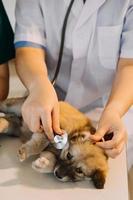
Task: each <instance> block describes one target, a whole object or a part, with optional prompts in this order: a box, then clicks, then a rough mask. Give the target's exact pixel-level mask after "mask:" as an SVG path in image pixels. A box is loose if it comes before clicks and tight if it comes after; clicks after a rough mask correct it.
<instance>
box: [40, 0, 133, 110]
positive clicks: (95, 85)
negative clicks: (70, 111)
mask: <svg viewBox="0 0 133 200" xmlns="http://www.w3.org/2000/svg"><path fill="white" fill-rule="evenodd" d="M69 3H70V0H56V1H55V0H49V1H47V0H40V6H41V8H42V15H43V16H44V23H45V29H46V49H47V65H48V69H49V74H50V77H51V78H52V77H53V74H54V71H55V69H56V65H57V60H58V55H59V48H60V42H61V30H62V26H63V21H64V17H65V14H66V11H67V8H68V6H69ZM129 3H130V1H129V0H117V1H116V0H86V4H85V5H84V4H83V1H82V0H78V1H75V2H74V5H73V7H72V10H71V13H70V16H69V20H68V25H67V30H66V38H65V46H64V54H63V60H62V66H61V70H60V73H59V77H58V80H57V84H58V85H59V86H60V87H61V88H62V89H63V90H65V91H67V96H66V100H67V101H69V102H70V103H72V104H73V105H75V106H76V107H83V106H86V105H87V104H89V103H91V102H93V101H95V100H96V99H98V98H100V97H102V96H103V95H104V94H106V93H107V92H109V90H110V87H111V84H112V80H113V77H114V73H115V70H116V66H117V62H118V58H119V54H120V44H121V34H122V30H123V24H124V19H125V15H126V12H127V10H128V7H129ZM76 100H77V101H76Z"/></svg>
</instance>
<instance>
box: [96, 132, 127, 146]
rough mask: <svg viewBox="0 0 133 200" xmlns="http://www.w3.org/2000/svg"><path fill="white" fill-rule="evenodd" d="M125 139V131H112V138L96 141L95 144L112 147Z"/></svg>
mask: <svg viewBox="0 0 133 200" xmlns="http://www.w3.org/2000/svg"><path fill="white" fill-rule="evenodd" d="M125 139H126V132H125V131H122V130H121V131H118V132H116V133H114V136H113V138H112V140H109V141H103V142H97V143H96V144H97V145H98V146H99V147H101V148H104V149H112V148H116V147H117V146H118V145H119V144H120V143H121V142H122V141H123V140H125Z"/></svg>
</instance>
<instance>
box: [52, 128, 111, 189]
mask: <svg viewBox="0 0 133 200" xmlns="http://www.w3.org/2000/svg"><path fill="white" fill-rule="evenodd" d="M89 134H90V133H89V132H88V131H79V132H75V133H73V134H70V136H69V140H68V144H67V145H66V146H65V148H64V149H63V150H62V151H61V154H60V158H59V159H58V162H57V166H56V168H55V170H54V174H55V176H56V177H57V178H58V179H59V180H60V181H63V182H65V181H81V180H84V179H85V178H91V179H92V181H93V183H94V185H95V187H96V188H103V187H104V183H105V178H106V173H107V169H108V165H107V157H106V155H105V154H104V152H103V150H102V149H101V148H99V147H98V146H96V145H95V144H93V143H92V142H90V141H89Z"/></svg>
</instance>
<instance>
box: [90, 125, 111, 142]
mask: <svg viewBox="0 0 133 200" xmlns="http://www.w3.org/2000/svg"><path fill="white" fill-rule="evenodd" d="M106 132H107V129H105V128H103V127H101V128H98V129H97V131H96V133H95V134H94V135H90V139H92V140H95V141H99V140H101V139H102V138H103V137H104V135H105V134H106Z"/></svg>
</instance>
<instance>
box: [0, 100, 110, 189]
mask: <svg viewBox="0 0 133 200" xmlns="http://www.w3.org/2000/svg"><path fill="white" fill-rule="evenodd" d="M24 100H25V98H16V99H8V100H6V101H5V102H3V103H1V104H0V112H2V113H5V115H3V116H2V117H0V134H5V135H8V136H18V137H20V138H21V140H22V141H23V144H22V146H21V147H20V149H19V150H18V157H19V160H20V161H25V160H26V159H27V158H29V157H30V156H32V155H36V154H38V155H39V158H38V159H37V160H35V161H34V162H33V163H32V168H33V169H35V170H36V171H38V172H40V173H54V175H55V176H56V178H58V179H59V180H60V181H63V182H65V181H81V180H84V179H86V178H91V180H92V182H93V184H94V186H95V187H96V188H98V189H102V188H104V184H105V180H106V176H107V172H108V158H107V155H105V152H104V151H103V150H102V149H101V148H100V147H98V146H96V145H95V144H93V143H92V142H91V141H89V134H94V133H95V129H94V128H93V126H92V123H91V121H90V119H88V117H86V116H85V115H84V114H82V113H81V112H79V111H78V110H76V109H75V108H74V107H72V106H71V105H69V104H68V103H65V102H59V105H60V126H61V128H62V129H63V130H65V131H66V132H67V133H68V142H67V144H66V145H65V147H64V149H62V150H58V149H56V148H55V147H54V146H53V145H52V144H51V143H50V142H49V141H48V139H47V137H46V136H45V134H43V133H32V132H30V131H29V129H28V128H27V126H26V125H25V124H24V122H23V120H22V117H21V105H22V103H23V102H24Z"/></svg>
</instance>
